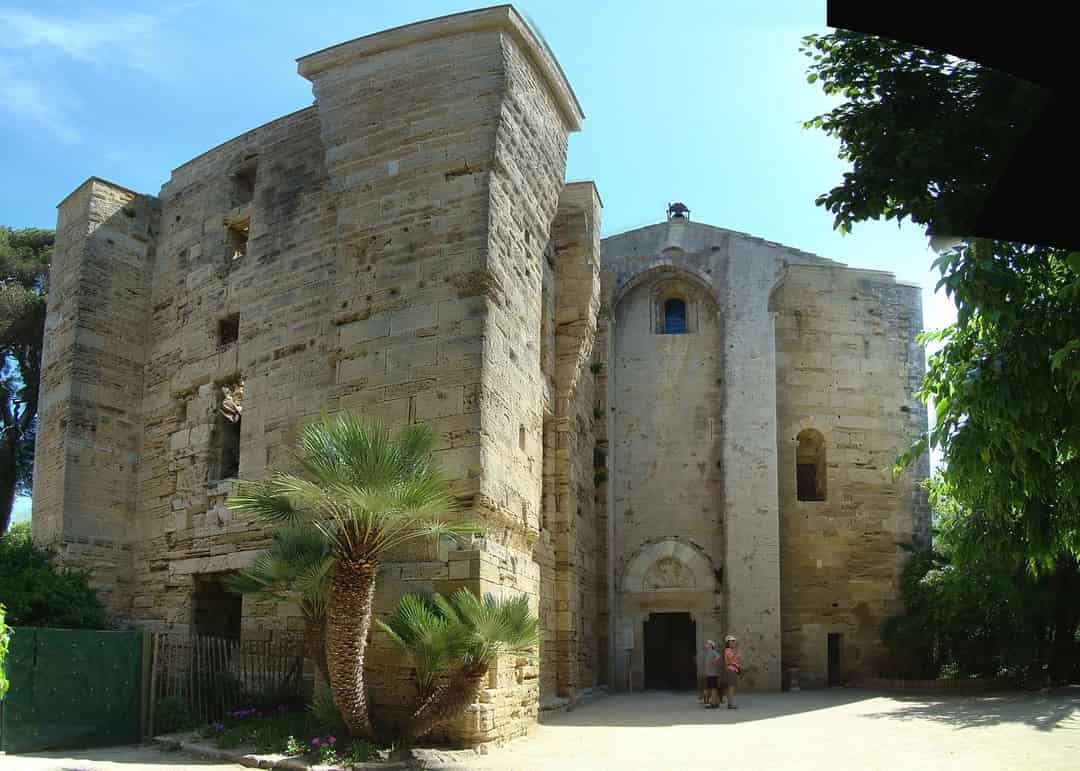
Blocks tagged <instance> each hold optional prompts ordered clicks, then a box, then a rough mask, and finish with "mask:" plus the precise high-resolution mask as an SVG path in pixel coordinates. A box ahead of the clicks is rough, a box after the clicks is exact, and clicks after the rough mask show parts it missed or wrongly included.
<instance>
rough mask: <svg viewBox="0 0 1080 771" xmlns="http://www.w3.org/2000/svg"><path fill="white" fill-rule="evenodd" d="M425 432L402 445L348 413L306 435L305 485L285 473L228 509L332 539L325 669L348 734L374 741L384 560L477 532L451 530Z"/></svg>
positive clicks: (413, 432) (430, 437)
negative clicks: (378, 594) (419, 542)
mask: <svg viewBox="0 0 1080 771" xmlns="http://www.w3.org/2000/svg"><path fill="white" fill-rule="evenodd" d="M434 444H435V435H434V434H433V433H432V431H431V429H430V428H428V427H427V426H422V425H414V426H407V427H405V428H403V429H402V430H401V431H400V432H398V434H397V435H396V436H391V435H390V432H389V431H388V430H387V429H386V428H385V427H384V426H382V425H379V424H375V423H368V422H365V421H363V420H361V419H360V418H358V417H356V416H354V415H350V414H347V413H345V414H342V415H340V416H339V417H337V418H323V419H322V420H320V421H318V422H315V423H312V424H310V425H308V426H307V427H305V429H304V431H303V433H302V435H301V438H300V442H299V446H298V450H297V453H296V459H297V461H298V463H299V464H300V466H301V467H302V469H303V471H304V472H305V476H303V477H301V476H298V475H294V474H287V473H282V472H278V473H276V474H274V475H272V476H271V477H270V478H268V479H266V480H264V481H261V482H247V483H242V484H241V485H240V488H239V490H238V491H237V494H236V495H235V496H233V497H232V498H230V499H229V504H228V505H229V507H230V508H231V509H233V510H234V511H238V512H241V513H245V514H248V515H251V516H253V517H255V518H256V519H258V520H260V521H262V522H266V523H276V524H279V525H285V526H287V527H301V528H311V529H314V530H316V531H318V532H319V533H321V534H322V536H323V537H324V538H325V539H326V544H327V549H328V553H329V556H328V562H329V565H328V567H327V580H328V584H329V590H328V594H327V595H326V664H327V671H328V673H329V675H330V690H331V693H332V694H333V697H334V703H335V704H337V707H338V710H340V712H341V716H342V718H344V720H345V723H346V725H347V726H348V727H349V731H350V733H351V734H352V735H354V736H361V737H364V738H372V729H371V720H370V717H369V714H368V702H367V691H366V688H365V686H364V654H365V651H366V648H367V637H368V631H369V629H370V627H371V615H372V600H373V598H374V594H375V575H376V573H377V571H378V569H379V561H380V559H381V558H382V557H383V556H384V555H385V554H386V553H387V551H389V550H390V549H393V548H395V547H397V546H400V545H401V544H404V543H407V542H409V541H413V540H416V539H418V538H437V537H439V536H441V535H453V534H460V533H466V532H475V530H476V528H475V526H471V525H468V524H461V523H459V524H450V523H448V522H446V521H445V520H444V519H443V518H442V517H443V516H444V515H445V514H447V513H448V512H450V511H451V510H452V509H453V499H452V497H451V495H450V492H449V485H448V483H447V480H446V478H445V477H444V476H443V474H442V473H441V471H440V470H439V468H438V467H437V466H436V464H435V463H434V461H433V458H432V448H433V447H434Z"/></svg>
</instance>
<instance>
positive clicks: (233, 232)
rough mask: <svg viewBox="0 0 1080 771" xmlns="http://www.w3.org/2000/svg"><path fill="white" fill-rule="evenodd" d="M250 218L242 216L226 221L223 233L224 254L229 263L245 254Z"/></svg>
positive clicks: (240, 258)
mask: <svg viewBox="0 0 1080 771" xmlns="http://www.w3.org/2000/svg"><path fill="white" fill-rule="evenodd" d="M250 231H251V218H250V217H244V218H242V219H237V220H234V221H232V222H230V223H228V226H227V228H226V234H225V256H226V259H227V262H229V263H230V264H231V263H233V262H236V261H237V260H242V259H243V258H244V257H246V256H247V249H248V235H249V233H250Z"/></svg>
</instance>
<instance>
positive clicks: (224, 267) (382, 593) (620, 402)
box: [34, 6, 927, 745]
mask: <svg viewBox="0 0 1080 771" xmlns="http://www.w3.org/2000/svg"><path fill="white" fill-rule="evenodd" d="M299 69H300V73H301V74H302V75H303V76H304V77H306V78H308V79H309V80H310V81H311V82H312V86H313V90H314V94H315V103H314V105H313V106H311V107H309V108H306V109H303V110H300V111H298V112H296V113H293V114H291V115H287V116H285V117H283V118H280V119H278V120H276V121H273V122H271V123H268V124H266V125H264V126H261V127H259V128H256V129H253V130H252V131H250V132H248V133H246V134H243V135H241V136H239V137H236V138H235V139H232V140H230V141H228V142H226V143H224V144H222V145H220V146H218V147H216V148H213V149H212V150H209V151H208V152H206V153H204V154H203V155H200V156H198V157H197V158H194V159H192V160H191V161H189V162H188V163H186V164H184V165H183V166H180V167H179V168H177V169H176V170H174V171H173V173H172V176H171V179H170V180H169V181H168V183H166V184H165V185H164V186H163V187H162V189H161V192H160V195H159V196H157V197H152V196H145V195H140V194H137V193H134V192H131V191H128V190H126V189H124V188H122V187H119V186H117V185H114V184H111V183H107V182H104V181H102V180H99V179H96V178H95V179H91V180H89V181H87V182H86V183H85V184H84V185H82V186H80V187H79V188H78V189H77V190H76V191H75V192H74V193H72V194H71V195H70V196H69V197H68V198H67V199H65V201H64V202H62V203H61V205H60V208H59V220H58V234H57V247H56V253H55V254H56V257H55V259H54V262H53V267H52V277H51V282H52V283H51V287H52V290H51V293H50V295H49V301H48V302H49V305H48V321H47V327H46V330H47V331H46V348H45V356H44V359H43V377H42V393H41V431H40V434H39V440H38V449H37V472H36V474H35V490H34V535H35V538H36V539H37V540H38V541H40V542H43V543H48V544H52V545H54V546H56V547H57V549H58V552H59V555H60V559H61V560H62V561H63V562H65V563H66V564H70V565H78V566H85V567H88V568H90V569H91V570H92V571H93V573H94V575H95V581H96V582H97V583H98V585H99V586H101V587H102V589H103V591H104V596H105V598H106V601H107V602H108V604H109V607H110V609H111V610H112V612H113V613H114V615H115V616H116V617H117V618H118V619H125V620H130V621H131V622H133V623H135V624H137V625H139V626H142V627H145V628H148V629H153V630H168V631H176V632H188V631H190V630H192V629H194V628H195V626H196V616H197V613H196V605H197V604H198V603H199V602H200V600H199V587H200V585H203V586H205V584H206V583H207V582H208V581H211V582H212V581H213V580H215V578H216V577H218V576H220V575H221V574H224V573H228V572H232V571H236V570H241V569H243V568H244V567H245V566H246V565H248V564H250V561H251V560H252V559H253V558H254V557H255V555H256V554H257V553H258V552H259V550H261V549H263V548H265V547H266V546H267V544H268V543H269V536H270V533H269V532H268V531H266V530H261V529H259V528H256V527H253V526H252V525H251V524H250V523H249V522H247V521H245V520H243V519H242V518H239V517H236V516H234V515H233V514H232V512H230V511H229V509H228V508H227V507H226V506H225V501H226V499H227V498H228V496H229V494H230V493H231V491H232V489H233V485H234V482H235V479H236V478H249V479H254V478H259V477H261V476H263V475H264V474H265V473H267V471H268V470H270V469H283V470H289V469H291V468H292V464H293V463H294V460H293V458H292V455H291V451H292V448H293V446H294V445H295V442H296V439H297V436H298V435H299V432H300V430H301V429H302V427H303V426H304V425H305V424H306V423H308V422H310V421H311V420H314V419H316V418H317V417H318V416H319V415H320V414H323V413H329V414H334V413H336V412H338V411H340V410H350V411H354V412H357V413H359V414H362V415H365V416H369V417H372V418H378V419H380V420H383V421H385V422H386V423H387V424H389V425H390V426H395V427H396V426H401V425H406V424H408V423H413V422H418V421H423V422H427V423H429V424H430V425H431V426H432V427H433V429H434V430H435V432H436V434H437V437H438V444H437V447H436V452H437V456H438V458H439V460H440V462H441V463H442V464H443V465H444V467H445V468H446V470H447V472H448V473H449V475H450V476H451V478H452V480H453V487H454V491H455V493H456V494H457V495H458V496H459V498H460V499H461V501H462V503H463V509H464V514H465V515H467V516H470V517H473V518H475V519H477V520H479V521H480V522H482V523H483V525H484V527H485V529H486V536H485V537H484V538H483V539H478V540H476V541H474V542H473V543H466V544H451V543H438V544H414V545H411V546H409V547H403V548H401V549H400V550H398V551H397V552H396V553H395V554H393V555H390V556H389V557H388V558H387V560H386V561H385V562H384V564H383V565H382V567H381V570H380V572H379V576H378V591H377V594H376V612H377V613H380V614H385V613H389V612H390V611H391V609H392V608H393V607H394V605H395V604H396V603H397V601H398V600H399V599H400V598H401V596H402V595H404V594H405V593H406V592H410V591H426V592H430V591H439V592H444V593H449V592H452V591H455V590H456V589H459V588H468V589H470V590H472V591H477V592H485V593H488V592H490V593H493V594H496V595H508V594H518V593H524V594H526V595H527V596H528V597H529V599H530V602H531V603H532V606H533V608H534V609H535V610H536V612H537V613H538V615H539V618H540V620H541V627H542V640H541V644H540V647H539V651H538V655H537V657H536V658H535V659H507V660H504V661H500V662H498V664H497V666H496V667H494V668H493V669H492V671H491V673H490V681H489V683H488V686H489V687H488V688H486V689H484V690H483V691H482V694H481V696H480V698H479V700H478V702H477V703H476V704H475V705H473V707H472V708H471V709H470V711H469V712H468V713H467V714H466V715H465V716H464V717H463V718H462V719H461V720H459V721H457V722H456V723H454V724H453V725H448V726H443V727H441V728H440V729H439V732H438V734H437V736H438V737H439V738H443V739H446V740H449V741H452V742H456V743H459V744H471V745H475V744H482V743H485V742H490V741H498V740H502V739H506V738H509V737H512V736H517V735H521V734H523V733H525V732H526V731H527V730H528V727H529V726H530V725H532V724H533V723H534V722H535V721H536V717H537V712H538V709H539V708H540V705H541V704H544V705H546V706H555V705H566V704H572V703H573V702H575V701H576V700H579V699H581V698H584V697H585V696H587V695H588V694H590V693H594V692H596V689H597V688H598V687H601V686H604V685H609V686H611V687H613V688H615V689H619V688H625V687H626V686H627V685H628V684H630V685H632V686H633V687H634V688H638V687H640V686H641V684H642V682H643V673H644V667H645V651H644V644H643V643H644V641H643V629H644V626H643V624H644V622H645V621H646V620H647V619H648V617H649V615H650V614H653V613H688V614H690V616H691V617H692V618H693V620H694V621H695V622H696V638H697V639H696V640H695V643H696V644H697V645H698V647H699V648H700V645H701V643H702V642H703V641H704V639H706V638H707V637H712V638H720V637H722V635H723V634H725V633H728V632H734V633H735V634H737V635H738V636H739V637H740V639H741V640H742V645H743V649H744V654H745V656H746V658H747V662H748V664H749V667H748V677H747V685H749V686H750V687H753V688H763V689H770V688H771V689H775V688H778V687H779V686H780V682H781V680H780V677H781V663H784V664H786V665H791V666H800V667H802V668H803V671H804V674H803V682H804V684H805V683H812V682H814V681H815V679H818V680H819V679H820V678H821V677H822V676H823V675H822V672H823V671H824V670H823V669H822V667H823V666H824V665H823V661H824V659H823V658H822V656H823V655H824V651H825V644H826V642H825V641H826V639H827V635H828V634H830V633H838V634H843V635H845V637H844V646H845V647H844V650H845V658H844V663H845V664H846V665H849V669H850V671H851V672H852V673H855V674H858V673H869V672H870V671H871V668H872V666H873V664H874V662H875V661H876V657H877V656H878V655H879V652H880V650H879V649H880V646H879V644H878V642H877V639H876V637H875V636H874V631H873V627H874V624H876V623H878V622H879V621H880V619H881V618H882V617H883V615H884V614H886V613H888V612H890V611H891V609H893V608H894V607H895V580H896V572H897V570H898V569H899V566H900V557H899V554H898V553H897V552H896V550H895V548H894V547H893V546H892V544H893V543H894V542H895V540H902V539H903V538H904V537H905V536H909V535H910V534H912V533H919V534H921V533H925V528H926V525H927V519H926V509H925V501H924V500H923V499H921V498H920V497H919V495H918V494H917V491H916V489H915V485H914V482H916V481H917V479H918V478H920V477H921V476H925V471H926V469H925V466H922V467H920V468H919V469H917V470H916V473H915V474H914V475H912V477H911V478H904V479H902V480H901V481H900V482H899V483H896V484H894V483H893V482H892V480H891V478H890V477H889V476H888V474H887V473H886V471H887V465H888V464H887V458H888V457H889V454H890V453H894V452H895V451H896V450H898V449H899V448H900V447H901V446H902V445H903V444H904V443H905V442H906V441H907V440H908V439H909V438H910V437H911V436H912V434H913V432H914V431H915V430H916V429H917V427H918V426H919V425H921V424H920V421H922V423H925V412H924V411H922V408H921V407H920V406H918V405H915V404H914V403H913V402H912V401H911V393H912V391H913V389H914V387H915V385H916V384H917V382H918V378H919V376H920V374H921V372H922V359H921V353H920V351H919V350H918V349H917V348H916V347H915V345H914V342H913V340H914V334H915V332H916V331H917V329H918V327H919V325H920V321H921V319H920V316H919V309H918V306H917V299H918V295H917V292H914V290H911V289H909V288H906V287H903V286H900V285H897V284H896V283H895V282H894V281H892V279H891V277H888V276H886V275H884V274H870V273H868V272H866V271H852V270H848V269H846V268H844V267H843V266H840V265H838V264H837V263H833V262H830V261H828V260H823V259H821V258H818V257H814V256H813V255H808V254H805V253H803V252H799V251H797V250H793V249H789V248H787V247H782V246H779V245H777V244H771V243H769V242H764V241H761V240H760V239H755V238H752V237H749V236H745V235H743V234H739V233H734V232H732V231H728V230H723V229H720V228H714V227H710V226H706V225H699V224H697V223H690V222H688V221H686V220H683V219H673V220H669V221H668V222H665V223H662V224H660V225H655V226H651V227H648V228H643V229H640V230H636V231H632V232H630V233H626V234H623V235H620V236H615V237H613V238H609V239H606V240H605V241H604V242H603V243H601V240H600V211H601V202H600V198H599V194H598V192H597V190H596V188H595V186H594V185H593V184H592V183H589V182H583V183H574V184H564V181H563V179H564V174H565V165H566V148H567V134H568V133H569V132H571V131H575V130H577V129H578V128H579V126H580V121H581V118H582V115H581V112H580V108H579V107H578V105H577V102H576V100H575V99H574V97H573V94H572V92H571V90H570V87H569V85H568V84H567V83H566V81H565V78H564V77H563V75H562V73H561V71H560V70H559V68H558V65H557V63H556V62H555V61H554V59H553V58H552V57H551V54H550V53H549V52H548V51H547V49H546V47H545V46H543V45H541V44H540V43H539V42H538V40H537V39H536V38H535V37H534V36H533V34H532V32H530V31H529V30H528V28H527V27H526V26H525V25H524V23H523V22H522V21H521V19H520V18H519V17H518V15H517V14H516V12H515V11H513V9H511V8H509V7H508V6H500V7H496V8H491V9H487V10H483V11H477V12H473V13H467V14H458V15H455V16H449V17H445V18H442V19H436V20H433V21H430V22H424V23H421V24H416V25H410V26H407V27H402V28H399V29H396V30H390V31H388V32H385V33H381V34H378V35H372V36H369V37H365V38H360V39H358V40H354V41H352V42H349V43H345V44H343V45H340V46H335V47H333V48H329V49H326V50H325V51H320V52H318V53H315V54H312V55H310V56H307V57H304V58H302V59H301V60H300V62H299ZM849 298H851V299H849ZM671 299H678V300H680V301H682V302H683V303H684V304H685V308H686V334H662V332H663V329H664V325H663V313H664V312H665V311H664V309H665V307H666V306H665V303H666V302H667V301H668V300H671ZM867 341H869V342H867ZM901 407H906V410H902V409H901ZM834 416H835V417H834ZM805 427H812V428H814V429H815V430H817V431H819V432H820V433H821V435H822V436H823V446H824V447H825V451H826V453H827V455H828V459H827V469H828V472H827V477H828V478H827V480H826V481H827V488H828V492H827V498H826V500H825V501H820V502H803V501H796V500H794V497H795V487H794V485H795V482H794V473H795V472H794V468H795V462H796V454H795V450H794V448H793V445H792V437H793V436H795V435H797V434H798V431H799V430H801V429H802V428H805ZM833 603H836V605H835V606H834V605H833ZM241 612H242V618H241V623H240V630H241V634H242V635H243V636H245V637H248V638H251V639H271V638H274V637H294V636H297V635H299V634H302V629H303V624H302V620H301V619H300V617H299V611H298V609H297V608H296V607H294V606H291V605H283V604H281V605H279V604H275V603H272V602H267V601H261V600H256V599H254V598H251V597H245V598H244V600H243V606H242V611H241ZM203 615H204V616H205V609H204V610H203ZM368 655H369V659H368V677H369V683H370V687H371V689H372V695H373V698H374V702H375V704H376V705H377V708H379V709H384V710H388V711H393V710H402V709H406V708H407V707H408V706H409V704H411V702H412V699H413V698H414V696H415V685H414V681H413V673H412V670H411V668H410V667H409V665H408V662H405V661H403V660H402V659H401V657H400V654H399V653H398V652H397V651H395V650H394V649H393V648H392V647H391V646H390V644H389V641H388V640H387V639H385V638H384V637H383V636H382V635H381V634H379V633H376V634H375V635H374V636H373V639H372V643H371V646H370V647H369V654H368Z"/></svg>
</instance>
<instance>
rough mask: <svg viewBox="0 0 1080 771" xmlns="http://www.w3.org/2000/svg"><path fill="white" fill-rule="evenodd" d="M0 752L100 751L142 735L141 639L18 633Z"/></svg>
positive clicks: (0, 711)
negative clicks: (77, 748)
mask: <svg viewBox="0 0 1080 771" xmlns="http://www.w3.org/2000/svg"><path fill="white" fill-rule="evenodd" d="M6 669H7V674H8V680H10V681H11V690H9V691H8V694H7V696H6V698H5V699H4V700H3V701H2V702H0V750H3V751H5V752H32V751H35V750H47V749H67V748H74V747H94V746H97V747H102V746H108V745H113V744H130V743H132V742H137V741H139V739H140V734H141V707H142V669H143V644H142V633H141V632H137V631H129V632H101V631H90V630H81V629H36V628H21V629H16V630H15V632H14V634H13V635H12V637H11V648H10V650H9V651H8V659H7V663H6Z"/></svg>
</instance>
